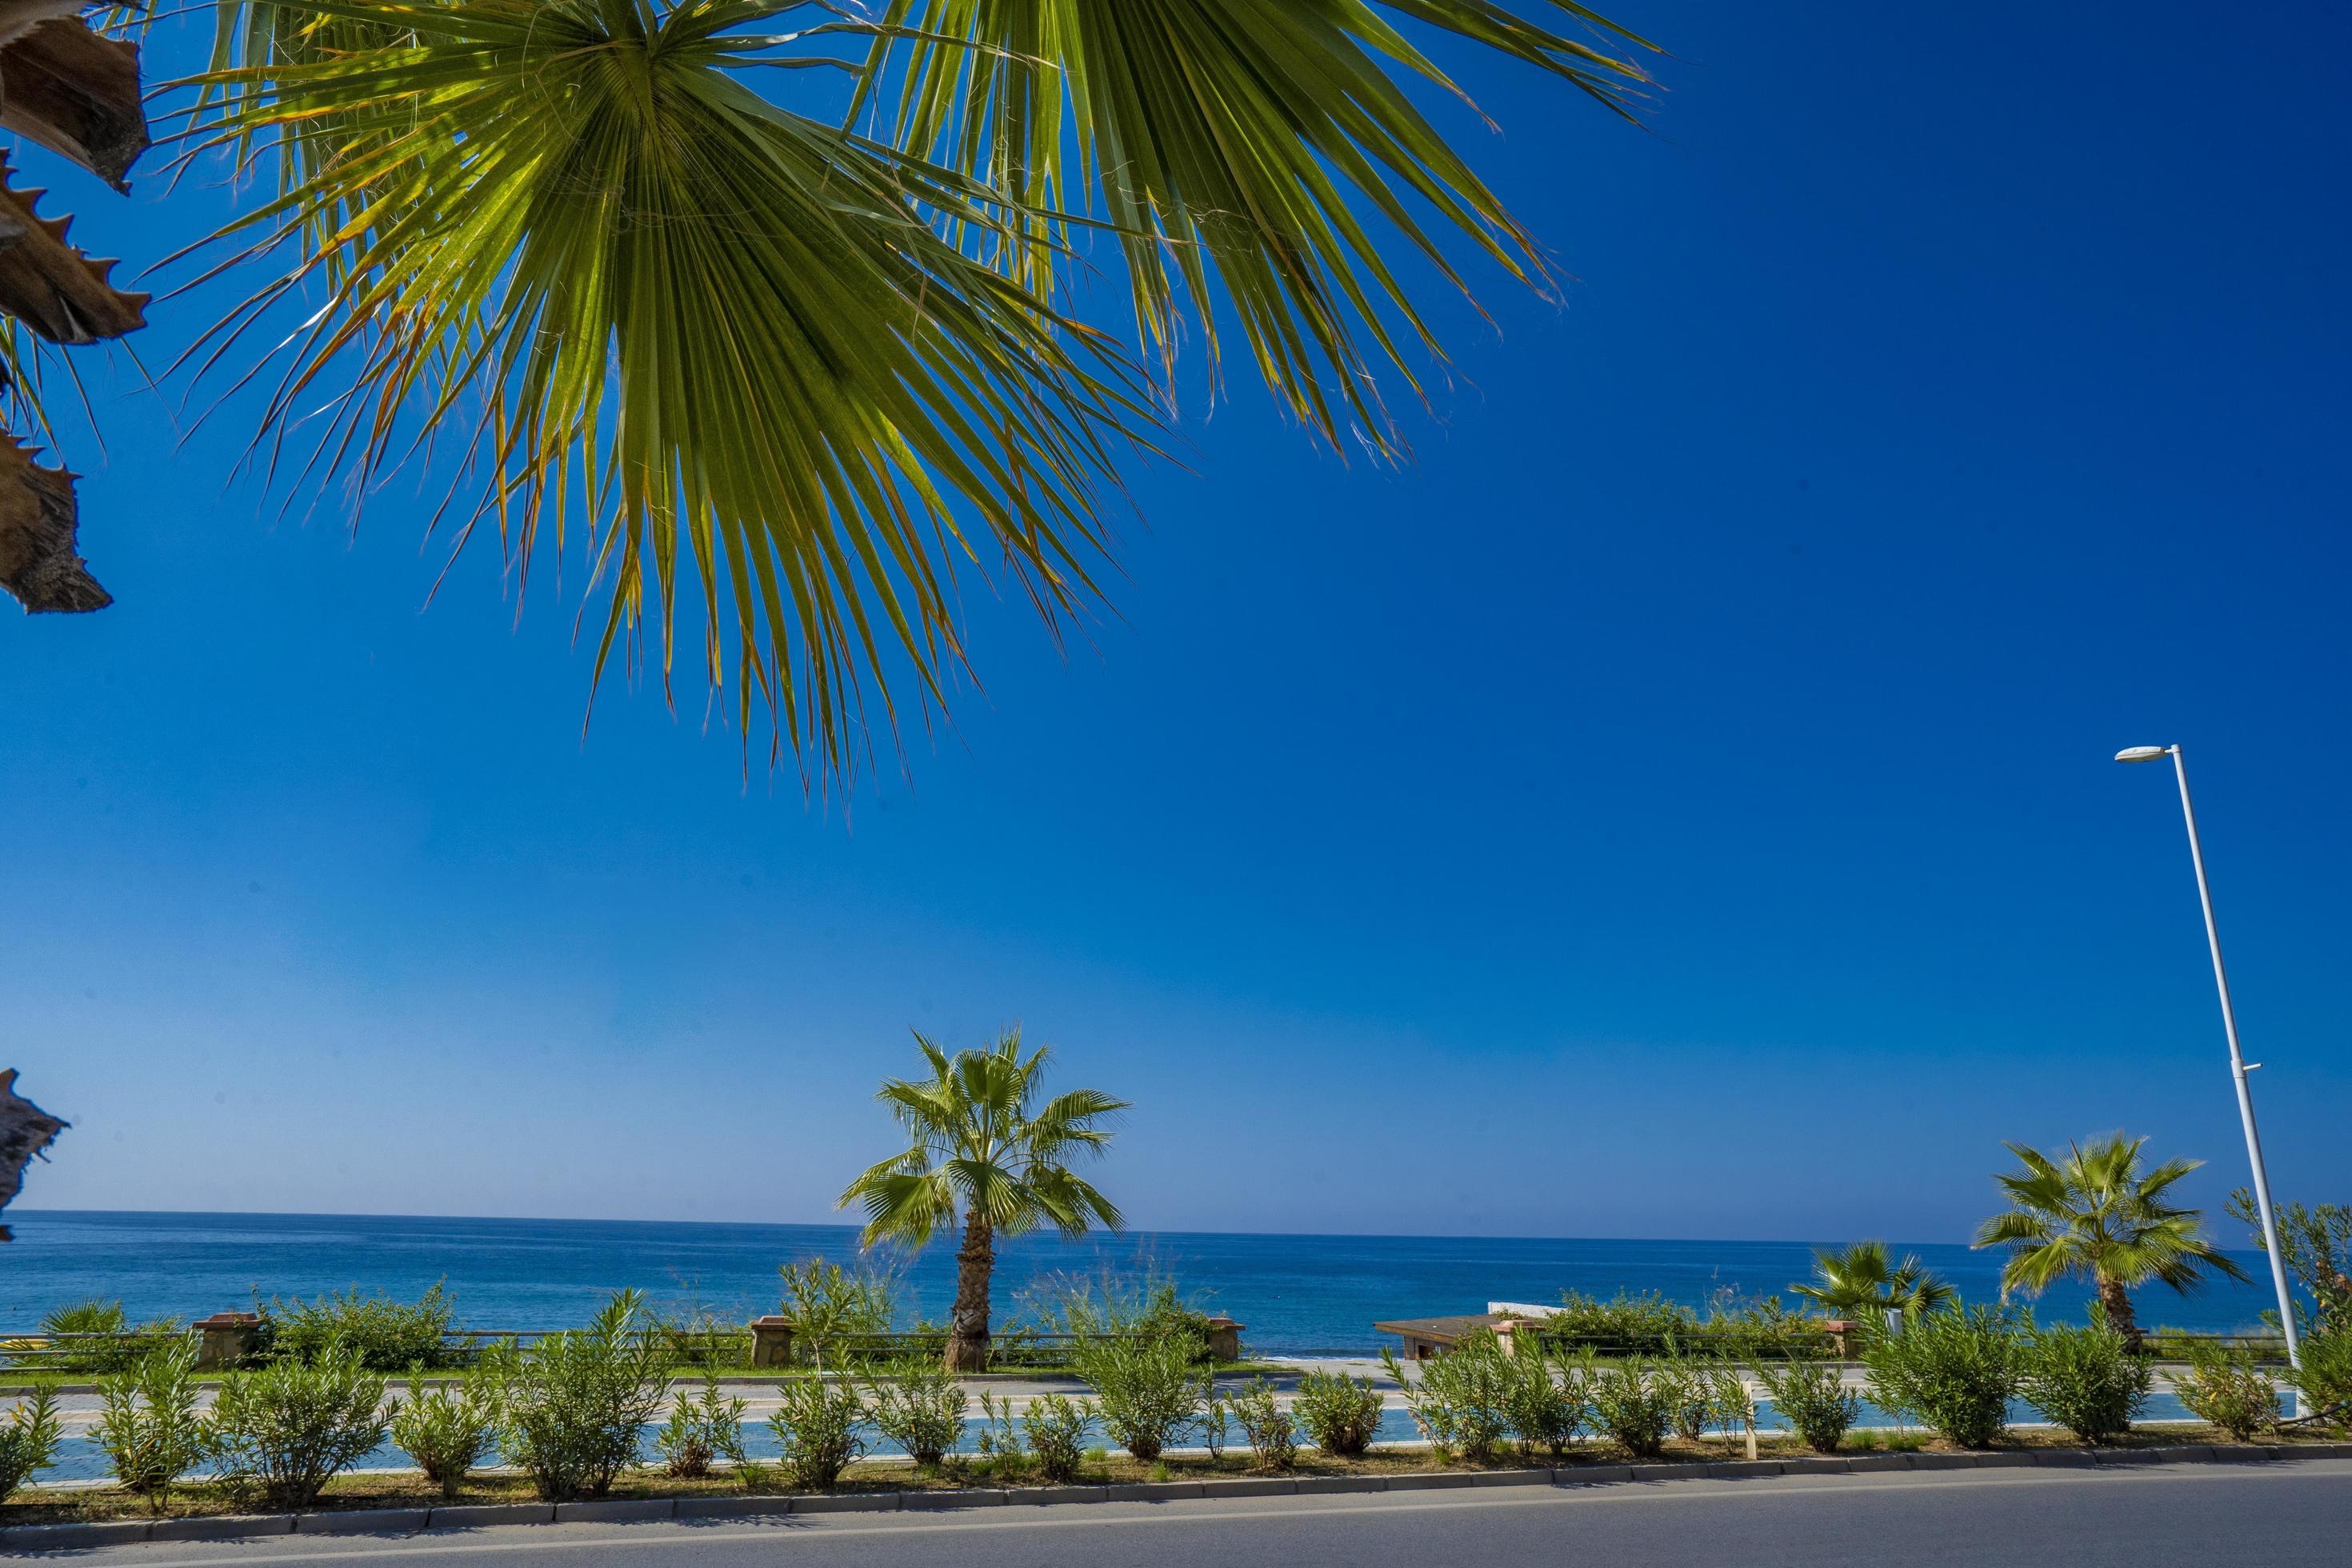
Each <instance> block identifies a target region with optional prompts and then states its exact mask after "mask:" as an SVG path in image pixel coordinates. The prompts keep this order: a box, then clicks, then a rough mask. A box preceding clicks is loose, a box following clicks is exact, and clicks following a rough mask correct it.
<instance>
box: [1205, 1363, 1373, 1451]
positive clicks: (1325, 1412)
mask: <svg viewBox="0 0 2352 1568" xmlns="http://www.w3.org/2000/svg"><path fill="white" fill-rule="evenodd" d="M1291 1410H1292V1413H1293V1414H1294V1415H1296V1416H1297V1424H1298V1426H1300V1427H1302V1428H1304V1429H1305V1431H1306V1433H1307V1437H1308V1438H1309V1439H1310V1440H1311V1441H1312V1442H1313V1443H1314V1444H1315V1446H1316V1447H1318V1448H1320V1449H1322V1450H1323V1451H1324V1452H1325V1453H1327V1454H1337V1455H1339V1456H1341V1457H1342V1458H1359V1457H1360V1456H1361V1455H1362V1454H1363V1452H1364V1450H1365V1449H1367V1448H1370V1447H1371V1446H1372V1439H1373V1437H1375V1436H1378V1435H1379V1432H1380V1429H1381V1391H1380V1390H1379V1389H1377V1388H1375V1387H1373V1386H1372V1384H1371V1382H1370V1379H1365V1380H1363V1381H1358V1380H1357V1379H1355V1378H1352V1377H1349V1375H1348V1374H1347V1373H1337V1372H1310V1373H1307V1375H1306V1376H1304V1377H1302V1378H1300V1379H1299V1380H1298V1394H1297V1398H1296V1399H1295V1400H1294V1401H1293V1402H1292V1405H1291ZM1218 1436H1219V1437H1220V1438H1222V1437H1223V1432H1222V1431H1220V1432H1219V1433H1218ZM1219 1446H1220V1445H1218V1444H1212V1446H1211V1452H1212V1453H1214V1452H1215V1450H1216V1447H1219Z"/></svg>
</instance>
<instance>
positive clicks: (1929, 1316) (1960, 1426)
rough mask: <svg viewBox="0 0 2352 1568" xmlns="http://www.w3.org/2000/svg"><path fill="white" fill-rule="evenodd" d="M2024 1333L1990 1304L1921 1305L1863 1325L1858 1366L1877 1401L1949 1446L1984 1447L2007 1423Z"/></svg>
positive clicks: (2019, 1374)
mask: <svg viewBox="0 0 2352 1568" xmlns="http://www.w3.org/2000/svg"><path fill="white" fill-rule="evenodd" d="M2024 1344H2025V1340H2024V1336H2023V1335H2022V1334H2021V1333H2020V1332H2019V1330H2018V1324H2017V1322H2016V1321H2015V1320H2014V1319H2013V1318H2012V1317H2011V1315H2010V1314H2009V1313H2007V1312H2005V1311H2003V1310H2000V1309H1999V1308H1994V1307H1975V1308H1967V1307H1960V1306H1958V1305H1955V1306H1951V1307H1948V1308H1942V1309H1939V1310H1936V1311H1932V1312H1922V1313H1920V1314H1919V1315H1918V1316H1916V1317H1915V1318H1912V1319H1909V1320H1908V1321H1904V1322H1903V1323H1902V1324H1901V1325H1900V1327H1899V1328H1898V1329H1896V1330H1895V1331H1891V1332H1890V1331H1886V1330H1884V1329H1881V1330H1873V1331H1867V1334H1866V1337H1865V1339H1864V1344H1863V1356H1862V1361H1863V1366H1864V1370H1865V1372H1866V1373H1867V1375H1868V1384H1869V1389H1870V1397H1871V1399H1872V1400H1873V1401H1874V1402H1875V1403H1876V1404H1877V1405H1878V1406H1879V1408H1881V1409H1882V1410H1886V1411H1890V1412H1893V1413H1895V1414H1896V1415H1903V1416H1906V1417H1909V1418H1912V1419H1916V1421H1918V1422H1919V1423H1920V1425H1922V1426H1927V1428H1929V1429H1930V1430H1932V1431H1933V1432H1935V1433H1936V1435H1937V1436H1940V1437H1942V1438H1944V1439H1945V1440H1946V1441H1947V1442H1949V1443H1951V1444H1953V1445H1955V1446H1956V1447H1962V1448H1985V1447H1991V1446H1992V1445H1993V1444H1994V1443H1996V1442H1998V1441H2000V1438H2001V1436H2002V1435H2003V1434H2004V1433H2006V1432H2007V1431H2008V1429H2009V1402H2010V1400H2011V1399H2012V1398H2013V1397H2015V1396H2016V1395H2017V1394H2018V1393H2019V1391H2020V1389H2021V1385H2022V1382H2023V1373H2024V1360H2025V1357H2024Z"/></svg>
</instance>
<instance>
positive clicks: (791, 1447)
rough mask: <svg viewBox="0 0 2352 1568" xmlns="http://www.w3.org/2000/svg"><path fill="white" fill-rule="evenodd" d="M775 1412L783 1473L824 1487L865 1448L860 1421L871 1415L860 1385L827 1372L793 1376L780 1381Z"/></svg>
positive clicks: (773, 1424) (803, 1483)
mask: <svg viewBox="0 0 2352 1568" xmlns="http://www.w3.org/2000/svg"><path fill="white" fill-rule="evenodd" d="M776 1395H777V1404H776V1413H775V1414H774V1415H771V1416H769V1417H768V1426H769V1427H770V1429H771V1430H772V1431H773V1432H774V1433H775V1434H776V1447H777V1449H778V1450H779V1458H781V1459H782V1464H783V1467H784V1473H785V1474H786V1475H788V1476H790V1477H791V1478H792V1479H793V1481H794V1482H795V1483H796V1484H798V1485H800V1486H803V1487H814V1488H816V1489H820V1490H822V1489H825V1488H827V1487H830V1486H832V1485H833V1484H834V1483H835V1482H836V1481H838V1480H840V1479H841V1472H842V1471H844V1470H845V1469H847V1468H849V1467H850V1465H851V1464H852V1463H853V1462H855V1461H856V1458H857V1457H858V1456H859V1455H860V1454H863V1453H864V1452H866V1439H865V1438H864V1437H863V1436H860V1435H859V1433H858V1426H859V1424H860V1423H861V1422H863V1421H864V1420H865V1419H866V1402H865V1401H864V1400H862V1399H860V1398H859V1397H858V1396H857V1388H856V1384H852V1383H850V1382H848V1381H847V1380H846V1379H844V1380H843V1381H841V1382H839V1383H835V1382H831V1381H829V1380H827V1379H825V1378H823V1377H789V1378H786V1379H784V1380H783V1382H782V1383H781V1384H778V1385H777V1387H776Z"/></svg>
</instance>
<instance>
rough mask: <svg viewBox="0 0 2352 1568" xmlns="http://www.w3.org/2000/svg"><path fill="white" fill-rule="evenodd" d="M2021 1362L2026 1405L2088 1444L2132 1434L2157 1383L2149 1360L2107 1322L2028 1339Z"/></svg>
mask: <svg viewBox="0 0 2352 1568" xmlns="http://www.w3.org/2000/svg"><path fill="white" fill-rule="evenodd" d="M2023 1363H2024V1364H2023V1369H2022V1370H2023V1373H2024V1375H2023V1378H2022V1380H2021V1381H2022V1390H2023V1393H2024V1394H2025V1398H2026V1402H2027V1403H2028V1404H2030V1405H2032V1406H2033V1407H2034V1408H2035V1409H2036V1410H2039V1411H2041V1412H2042V1414H2043V1415H2047V1416H2048V1417H2050V1419H2051V1420H2053V1421H2055V1422H2056V1423H2058V1425H2059V1426H2063V1427H2064V1428H2066V1430H2068V1431H2069V1432H2072V1433H2073V1434H2074V1436H2077V1437H2079V1438H2081V1439H2082V1440H2083V1441H2084V1442H2085V1443H2106V1442H2111V1441H2113V1440H2114V1439H2116V1438H2117V1437H2120V1436H2123V1435H2124V1434H2125V1433H2126V1432H2128V1431H2130V1430H2131V1424H2132V1422H2133V1421H2135V1420H2137V1418H2138V1416H2139V1413H2140V1411H2141V1409H2142V1408H2143V1407H2144V1406H2145V1405H2147V1394H2148V1389H2149V1387H2150V1386H2151V1385H2152V1384H2153V1383H2154V1381H2155V1372H2154V1369H2153V1368H2152V1367H2151V1365H2150V1364H2149V1362H2148V1358H2147V1357H2146V1356H2144V1355H2141V1354H2139V1353H2138V1352H2136V1351H2135V1350H2133V1348H2132V1345H2131V1342H2130V1341H2128V1340H2126V1339H2125V1338H2124V1336H2123V1335H2121V1334H2119V1333H2117V1332H2116V1331H2115V1330H2113V1329H2111V1328H2109V1327H2107V1325H2106V1322H2105V1320H2104V1319H2101V1320H2099V1321H2095V1322H2093V1323H2092V1324H2091V1325H2090V1326H2089V1327H2087V1328H2074V1327H2071V1326H2068V1325H2060V1326H2059V1327H2056V1328H2050V1329H2042V1330H2038V1331H2034V1332H2032V1333H2030V1334H2028V1335H2027V1336H2026V1339H2025V1344H2024V1357H2023Z"/></svg>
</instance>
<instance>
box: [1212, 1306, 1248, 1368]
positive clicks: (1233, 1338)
mask: <svg viewBox="0 0 2352 1568" xmlns="http://www.w3.org/2000/svg"><path fill="white" fill-rule="evenodd" d="M1244 1326H1245V1325H1244V1324H1241V1323H1236V1322H1234V1321H1233V1320H1232V1319H1231V1318H1225V1317H1217V1318H1211V1319H1210V1320H1209V1359H1210V1360H1212V1361H1239V1360H1241V1359H1242V1330H1243V1328H1244Z"/></svg>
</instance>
